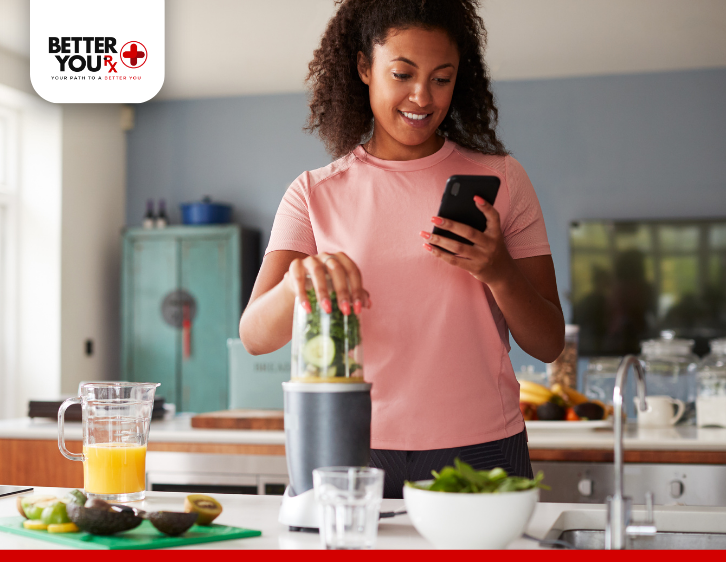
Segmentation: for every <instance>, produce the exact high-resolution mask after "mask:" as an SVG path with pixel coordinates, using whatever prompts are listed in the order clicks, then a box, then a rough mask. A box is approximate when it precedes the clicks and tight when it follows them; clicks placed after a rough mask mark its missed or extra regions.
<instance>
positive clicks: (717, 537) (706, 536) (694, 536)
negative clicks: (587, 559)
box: [557, 529, 726, 550]
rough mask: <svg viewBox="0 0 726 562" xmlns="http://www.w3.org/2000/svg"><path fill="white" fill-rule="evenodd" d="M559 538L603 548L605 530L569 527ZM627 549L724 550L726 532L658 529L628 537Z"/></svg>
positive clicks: (575, 544)
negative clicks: (647, 535)
mask: <svg viewBox="0 0 726 562" xmlns="http://www.w3.org/2000/svg"><path fill="white" fill-rule="evenodd" d="M557 538H558V539H559V540H561V541H565V542H567V543H569V544H571V545H572V546H573V547H575V548H577V549H582V550H602V549H603V548H605V531H599V530H592V529H570V530H567V531H563V532H562V533H561V534H560V535H559V536H558V537H557ZM626 548H627V549H628V550H725V549H726V533H681V532H671V531H659V532H657V533H656V535H655V536H654V537H629V538H628V542H627V545H626Z"/></svg>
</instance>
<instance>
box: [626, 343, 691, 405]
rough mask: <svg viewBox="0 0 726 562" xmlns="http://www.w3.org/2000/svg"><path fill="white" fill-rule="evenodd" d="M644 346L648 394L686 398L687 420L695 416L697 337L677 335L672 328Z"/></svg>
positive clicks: (684, 399)
mask: <svg viewBox="0 0 726 562" xmlns="http://www.w3.org/2000/svg"><path fill="white" fill-rule="evenodd" d="M640 345H641V356H640V360H641V362H642V363H643V368H644V369H645V383H646V388H647V392H648V394H649V395H651V396H658V395H665V396H670V397H671V398H678V399H679V400H682V401H683V402H685V403H686V413H685V414H684V416H683V417H684V419H685V418H692V417H693V413H694V411H695V407H696V384H697V381H696V374H697V372H698V356H697V355H695V354H694V353H693V340H686V339H680V338H676V337H675V334H674V333H673V332H672V331H664V332H661V337H660V338H657V339H652V340H646V341H643V342H641V343H640Z"/></svg>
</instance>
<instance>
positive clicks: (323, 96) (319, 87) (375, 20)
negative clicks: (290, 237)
mask: <svg viewBox="0 0 726 562" xmlns="http://www.w3.org/2000/svg"><path fill="white" fill-rule="evenodd" d="M336 4H339V7H338V11H337V12H336V14H335V16H333V18H332V19H331V20H330V21H329V22H328V27H327V29H326V30H325V33H324V34H323V37H322V40H321V42H320V47H318V48H317V49H316V50H315V53H314V57H313V60H312V61H311V62H310V64H309V65H308V69H309V73H308V75H307V77H306V79H305V81H306V82H307V83H309V84H310V98H309V104H310V115H309V117H308V123H307V126H306V127H305V128H304V130H305V131H307V132H311V133H312V132H316V131H317V134H318V135H319V136H320V138H321V139H322V141H323V143H324V144H325V148H326V150H327V151H328V152H329V153H330V154H331V155H332V156H333V157H334V158H338V157H340V156H343V155H344V154H347V153H348V152H350V151H351V150H353V149H354V148H355V147H356V146H357V145H358V144H360V143H361V142H363V141H364V140H366V139H367V138H369V137H370V135H371V134H372V131H373V111H372V110H371V104H370V99H369V95H368V86H367V85H366V84H364V83H363V81H362V80H361V79H360V76H359V75H358V65H357V56H358V52H359V51H360V52H362V53H363V54H364V55H365V56H366V59H367V60H368V61H372V60H373V58H372V55H373V47H374V45H376V44H378V45H382V44H383V43H384V42H385V40H386V38H387V36H388V33H389V31H391V30H392V29H409V28H412V27H420V28H424V29H439V30H443V31H444V32H446V33H447V34H448V35H449V37H451V39H452V41H453V42H455V43H456V46H457V48H458V51H459V69H458V72H457V76H456V84H455V86H454V92H453V96H452V99H451V105H450V107H449V111H448V113H447V114H446V117H445V118H444V120H443V121H442V123H441V125H440V126H439V129H438V133H439V134H441V135H443V136H445V137H448V138H449V139H451V140H452V141H454V142H456V143H458V144H460V145H461V146H464V147H467V148H470V149H472V150H476V151H479V152H482V153H484V154H507V151H506V149H505V148H504V145H503V144H502V142H501V141H500V140H499V139H498V138H497V134H496V132H495V127H496V124H497V118H498V111H497V108H496V106H495V105H494V95H493V94H492V92H491V88H490V85H491V81H490V78H489V72H488V69H487V66H486V64H485V62H484V48H485V46H486V29H485V28H484V22H483V21H482V19H481V18H480V17H479V15H478V13H477V9H478V7H479V2H478V0H336Z"/></svg>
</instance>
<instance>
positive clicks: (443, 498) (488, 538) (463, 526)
mask: <svg viewBox="0 0 726 562" xmlns="http://www.w3.org/2000/svg"><path fill="white" fill-rule="evenodd" d="M431 482H432V481H431V480H428V481H423V482H417V484H419V485H422V486H426V485H430V484H431ZM403 498H404V500H405V502H406V511H407V512H408V516H409V517H410V518H411V521H412V523H413V526H414V527H416V530H417V531H418V532H419V533H421V535H423V537H424V538H425V539H427V540H428V541H429V542H431V543H432V544H433V545H434V546H435V547H436V548H443V549H482V548H486V549H501V548H505V547H506V546H507V545H508V544H509V543H510V542H512V541H513V540H515V539H517V538H519V537H521V536H522V533H523V532H524V529H525V527H526V526H527V522H528V521H529V518H530V517H531V516H532V512H533V511H534V507H535V505H537V500H538V499H539V489H537V488H533V489H530V490H524V491H519V492H506V493H499V494H459V493H449V492H431V491H429V490H420V489H418V488H412V487H410V486H405V487H404V488H403Z"/></svg>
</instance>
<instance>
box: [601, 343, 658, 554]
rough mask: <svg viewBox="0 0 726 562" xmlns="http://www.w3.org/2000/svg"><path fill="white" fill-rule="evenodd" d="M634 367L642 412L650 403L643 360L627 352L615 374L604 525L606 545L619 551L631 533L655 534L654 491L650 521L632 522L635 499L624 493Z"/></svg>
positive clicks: (649, 501)
mask: <svg viewBox="0 0 726 562" xmlns="http://www.w3.org/2000/svg"><path fill="white" fill-rule="evenodd" d="M631 365H632V366H633V369H634V370H635V374H636V380H635V382H636V386H637V389H638V397H639V398H640V411H641V412H644V411H645V410H646V409H647V408H648V405H647V403H646V401H645V372H644V371H643V366H642V365H641V363H640V360H639V359H638V358H637V357H636V356H635V355H626V356H625V357H623V360H622V361H621V362H620V366H619V367H618V372H617V374H616V375H615V389H614V390H613V416H614V418H615V419H614V420H613V426H614V427H613V429H614V432H615V447H614V456H615V458H614V469H615V478H614V483H615V491H614V493H613V495H612V496H608V498H607V523H606V526H605V548H606V549H608V550H620V549H623V548H625V541H626V538H627V537H628V536H629V535H630V536H633V535H645V536H652V535H655V533H656V528H655V523H654V520H653V494H652V493H651V492H648V493H646V494H645V503H646V509H647V512H648V520H647V521H644V522H643V523H642V524H638V525H632V524H631V520H630V516H631V507H632V500H631V498H629V497H625V496H624V495H623V390H624V389H625V382H626V380H627V377H628V369H629V367H630V366H631Z"/></svg>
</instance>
